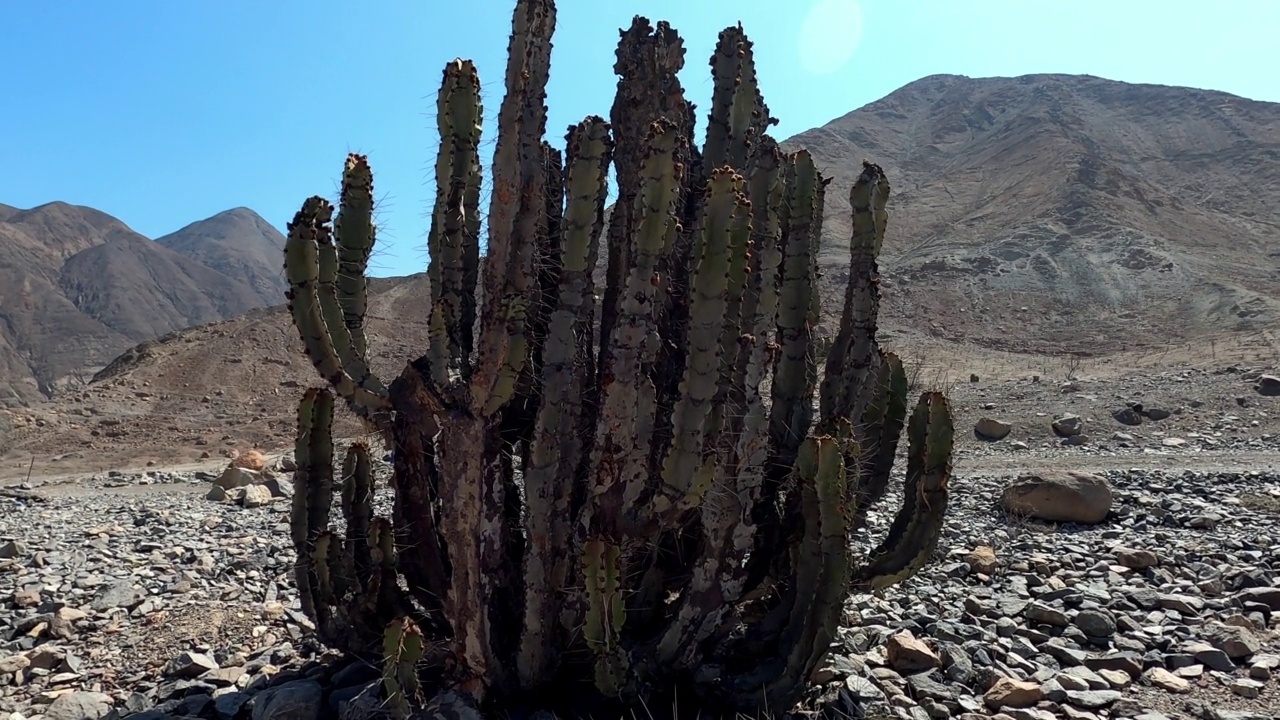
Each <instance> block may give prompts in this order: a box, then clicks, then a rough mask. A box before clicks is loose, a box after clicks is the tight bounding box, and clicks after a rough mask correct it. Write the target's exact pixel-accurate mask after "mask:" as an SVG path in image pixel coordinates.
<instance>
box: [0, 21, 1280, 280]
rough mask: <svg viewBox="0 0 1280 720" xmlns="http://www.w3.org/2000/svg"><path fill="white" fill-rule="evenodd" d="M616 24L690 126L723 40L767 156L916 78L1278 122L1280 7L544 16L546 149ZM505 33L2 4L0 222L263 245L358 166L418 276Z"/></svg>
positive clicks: (387, 253) (493, 88) (599, 103)
mask: <svg viewBox="0 0 1280 720" xmlns="http://www.w3.org/2000/svg"><path fill="white" fill-rule="evenodd" d="M637 13H639V14H643V15H646V16H647V17H649V18H650V19H652V20H655V21H656V20H658V19H666V20H670V21H671V22H672V24H673V25H674V26H675V27H676V28H677V29H678V30H679V31H680V32H681V34H682V35H683V37H684V38H685V41H686V45H687V47H688V50H689V54H688V61H687V66H686V69H685V71H684V74H683V75H682V80H683V82H684V84H685V87H686V88H687V89H688V90H689V93H690V96H691V98H692V99H693V100H694V101H695V102H696V103H698V104H699V105H700V106H701V108H700V113H702V112H704V111H705V107H706V103H707V99H708V97H709V93H710V82H709V80H708V78H709V74H708V73H709V69H708V66H707V60H708V58H709V56H710V52H711V48H712V46H713V45H714V43H715V39H716V34H717V32H718V31H719V30H720V29H722V28H724V27H725V26H727V25H732V24H734V23H736V22H738V21H741V22H742V23H743V25H744V26H745V29H746V31H747V33H748V35H749V36H750V37H751V38H752V39H753V40H754V41H755V43H756V59H757V64H758V68H759V74H760V78H761V84H762V87H763V91H764V94H765V98H766V100H767V102H768V103H769V105H770V108H771V109H772V110H773V112H774V114H775V115H777V116H779V117H780V118H781V119H782V123H781V125H780V126H779V127H778V128H775V134H776V135H777V136H778V137H779V138H785V137H787V136H789V135H792V134H795V133H797V132H800V131H803V130H805V129H808V128H810V127H813V126H817V125H821V124H823V123H826V122H828V121H830V120H831V119H833V118H836V117H839V116H841V115H843V114H845V113H847V112H849V111H851V110H853V109H855V108H857V107H859V106H861V105H864V104H866V103H868V102H871V101H873V100H876V99H878V98H880V97H883V96H884V95H886V94H888V93H890V92H892V91H893V90H894V89H896V88H898V87H901V86H902V85H904V84H906V83H908V82H911V81H912V80H916V79H918V78H921V77H923V76H926V75H931V74H935V73H954V74H961V75H969V76H973V77H981V76H992V75H1004V76H1009V75H1021V74H1026V73H1041V72H1056V73H1087V74H1092V75H1098V76H1101V77H1106V78H1111V79H1116V80H1125V81H1129V82H1148V83H1162V84H1170V85H1186V86H1192V87H1200V88H1210V89H1215V90H1224V91H1227V92H1231V93H1235V94H1238V95H1243V96H1245V97H1249V98H1253V99H1256V100H1268V101H1273V102H1276V101H1280V80H1278V79H1277V75H1276V69H1277V68H1280V46H1277V44H1276V42H1277V41H1276V38H1277V37H1280V0H1220V2H1217V3H1210V2H1204V1H1203V0H1201V1H1200V2H1183V1H1181V0H1165V1H1157V0H1102V1H1097V0H1075V1H1073V2H1061V1H1051V0H860V1H858V0H679V1H677V0H646V1H645V2H640V1H639V0H561V2H560V3H559V22H558V27H557V30H556V39H555V50H554V53H553V56H552V80H551V85H550V87H549V98H548V104H549V106H550V108H551V121H550V123H549V130H550V131H549V133H548V134H549V136H550V137H551V138H552V139H553V142H556V143H557V144H560V143H561V142H562V139H563V134H564V129H565V128H566V127H567V126H568V125H569V124H570V123H573V122H576V121H578V120H580V119H581V118H582V117H584V116H585V115H588V114H592V113H597V114H601V115H604V116H606V117H607V116H608V112H609V106H610V104H611V102H612V98H613V88H614V83H615V76H614V75H613V71H612V64H613V52H614V48H615V46H616V43H617V38H618V29H619V28H621V27H624V26H627V25H629V24H630V21H631V17H632V16H633V15H635V14H637ZM510 17H511V2H510V0H469V1H465V2H452V3H448V2H440V1H438V0H371V1H370V2H367V3H356V2H350V0H310V1H308V2H301V1H300V0H265V1H264V0H218V1H216V2H176V1H174V0H115V1H114V2H39V1H36V0H28V1H26V2H9V3H5V8H4V26H3V29H0V67H4V68H5V70H6V72H5V78H4V88H3V89H4V92H3V98H4V102H3V105H2V106H0V108H2V109H0V158H3V159H4V161H5V166H6V168H7V172H5V173H4V174H3V175H0V202H2V203H6V204H9V205H15V206H18V207H32V206H35V205H39V204H42V203H45V202H49V201H52V200H64V201H67V202H72V203H76V204H82V205H89V206H92V207H95V208H98V209H100V210H103V211H105V212H107V213H110V214H111V215H114V216H115V217H118V218H120V219H121V220H123V221H124V222H125V223H127V224H128V225H130V226H131V227H133V228H134V229H135V230H137V231H139V232H141V233H142V234H144V235H147V236H149V237H158V236H160V235H163V234H165V233H168V232H172V231H174V230H176V229H178V228H179V227H181V226H183V225H185V224H187V223H188V222H191V221H194V220H198V219H201V218H204V217H207V216H209V215H212V214H214V213H217V212H219V211H221V210H225V209H228V208H232V207H236V206H242V205H243V206H247V207H250V208H253V209H254V210H256V211H258V212H259V213H261V214H262V215H263V216H264V217H266V218H267V220H268V221H270V222H271V223H273V224H275V225H276V226H278V227H280V228H283V227H284V224H285V223H286V222H287V221H288V220H289V219H290V218H291V217H292V215H293V213H294V211H295V210H296V209H297V207H298V206H299V205H300V204H301V202H302V200H303V199H304V198H306V197H307V196H309V195H312V194H316V193H319V194H325V195H328V196H330V197H333V196H334V195H335V194H336V182H337V178H338V174H339V172H340V171H341V167H342V161H343V158H344V157H345V154H346V152H347V151H348V150H358V151H361V152H366V153H368V154H369V155H370V161H371V163H372V164H373V168H374V173H375V183H376V185H375V187H376V192H377V193H378V195H379V196H380V198H381V205H380V218H379V219H380V223H381V235H380V246H381V249H380V251H379V252H378V255H377V256H376V258H375V267H374V268H373V272H374V274H376V275H400V274H405V273H410V272H417V271H419V270H422V269H424V268H425V261H426V251H425V233H426V228H427V224H426V221H425V214H426V213H427V212H428V211H429V209H430V207H431V201H432V192H433V191H432V186H431V184H430V175H429V173H430V167H431V165H432V163H433V162H434V157H435V155H434V153H435V147H436V144H437V141H436V138H435V135H434V130H433V128H434V120H433V112H434V102H435V93H436V90H437V88H438V85H439V81H440V75H441V70H442V68H443V66H444V64H445V63H446V62H447V61H449V60H451V59H452V58H454V57H459V56H460V57H465V58H472V59H474V60H475V61H476V62H477V64H478V65H479V68H480V73H481V79H482V80H487V81H488V82H490V83H494V84H491V85H489V86H488V94H487V98H486V116H488V117H492V116H493V115H494V113H496V111H497V106H498V103H499V101H500V100H501V90H502V88H501V86H500V85H499V84H496V83H495V82H494V81H496V80H498V79H500V78H501V76H502V73H503V68H504V64H505V53H506V47H507V36H508V34H509V32H510ZM700 122H701V118H700ZM488 129H489V128H486V130H488ZM486 139H487V140H489V141H490V142H492V139H493V138H492V135H491V134H489V135H487V136H486Z"/></svg>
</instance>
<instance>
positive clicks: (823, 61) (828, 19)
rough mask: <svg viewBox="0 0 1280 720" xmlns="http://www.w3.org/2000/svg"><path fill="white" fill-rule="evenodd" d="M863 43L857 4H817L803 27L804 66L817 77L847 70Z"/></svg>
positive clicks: (838, 0) (852, 0)
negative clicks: (845, 66) (850, 60)
mask: <svg viewBox="0 0 1280 720" xmlns="http://www.w3.org/2000/svg"><path fill="white" fill-rule="evenodd" d="M861 39H862V8H861V7H859V5H858V1H857V0H816V2H814V3H813V5H812V7H810V8H809V12H808V13H807V14H806V15H805V18H804V23H803V24H802V25H801V26H800V47H799V51H800V65H801V66H802V67H803V68H804V69H805V70H806V71H807V72H810V73H812V74H814V75H826V74H830V73H833V72H836V71H837V70H839V69H840V68H842V67H844V65H845V64H846V63H848V62H849V59H850V58H852V57H853V53H854V51H855V50H856V49H857V48H858V41H859V40H861Z"/></svg>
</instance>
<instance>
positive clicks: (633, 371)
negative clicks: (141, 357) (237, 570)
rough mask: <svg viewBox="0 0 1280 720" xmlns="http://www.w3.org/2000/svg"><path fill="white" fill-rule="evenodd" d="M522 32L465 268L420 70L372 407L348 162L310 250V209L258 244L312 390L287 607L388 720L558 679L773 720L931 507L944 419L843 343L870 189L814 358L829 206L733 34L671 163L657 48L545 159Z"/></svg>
mask: <svg viewBox="0 0 1280 720" xmlns="http://www.w3.org/2000/svg"><path fill="white" fill-rule="evenodd" d="M554 25H555V7H554V4H553V3H552V2H551V0H516V3H515V12H514V15H513V32H512V37H511V44H510V48H509V55H508V67H507V72H506V89H507V92H506V96H505V98H504V99H503V101H502V105H501V107H500V109H499V112H498V122H497V134H496V145H495V148H496V149H495V154H494V162H493V165H492V169H491V172H492V184H493V188H494V190H493V196H492V198H491V203H490V207H489V213H488V223H487V226H486V228H485V229H486V230H487V233H488V245H487V251H486V254H485V255H484V256H483V258H482V257H481V254H480V245H479V237H480V231H481V226H480V219H479V218H480V193H479V188H480V184H481V172H482V170H481V165H480V160H479V147H480V144H481V142H482V137H481V127H480V118H481V116H482V112H481V105H480V80H479V75H478V73H477V71H476V68H475V66H474V65H473V64H472V63H470V62H469V61H464V60H456V61H454V62H451V63H449V64H448V65H447V66H446V68H445V70H444V77H443V81H442V83H441V87H440V92H439V95H438V105H437V123H438V130H439V133H440V138H441V145H440V149H439V153H438V155H437V158H436V165H435V170H436V172H435V179H436V201H435V205H434V208H433V211H432V215H431V222H430V229H429V232H428V244H429V250H430V256H431V259H430V265H429V268H428V277H429V281H430V283H431V293H432V295H431V297H432V307H431V311H430V317H429V331H430V332H429V335H430V343H429V346H428V347H427V348H425V349H424V353H423V355H422V357H421V358H418V359H417V360H414V361H412V362H410V363H408V364H407V365H406V366H405V368H404V369H403V371H402V372H401V373H400V375H399V376H398V377H397V378H395V379H394V380H393V381H392V382H390V383H386V382H384V381H383V380H381V379H379V378H378V377H376V376H375V375H374V374H373V372H372V371H371V370H370V366H369V362H368V350H367V347H366V340H365V329H364V323H365V315H366V313H367V306H368V301H367V297H366V289H365V281H364V277H363V272H364V270H365V266H366V264H367V259H368V257H369V252H370V250H371V248H372V246H373V243H374V240H375V229H374V225H373V222H372V215H371V213H372V186H373V179H372V173H371V171H370V169H369V165H368V162H367V159H366V158H364V157H363V156H359V155H351V156H349V157H348V159H347V163H346V166H345V169H344V172H343V176H342V177H343V185H342V196H341V202H340V206H339V209H338V214H337V221H336V231H335V227H332V224H333V223H332V217H333V210H334V209H333V207H332V206H330V205H329V203H327V202H326V201H324V200H323V199H320V198H310V199H308V200H307V201H306V202H304V203H303V205H302V208H301V210H300V211H299V212H298V214H297V215H296V216H295V218H294V220H293V222H292V223H290V225H289V237H288V243H287V245H286V248H285V264H286V269H287V275H288V277H289V281H290V291H289V298H290V307H291V311H292V313H293V319H294V323H295V325H296V326H297V329H298V332H299V335H300V337H301V340H302V347H303V349H304V350H305V352H306V354H307V355H308V357H309V358H310V359H311V361H312V362H313V363H314V365H315V366H316V368H317V371H318V372H319V374H320V376H321V378H322V379H323V380H325V381H326V382H327V383H328V385H329V389H314V388H313V389H311V390H308V391H307V392H306V393H305V394H304V396H303V398H302V401H301V402H300V404H299V410H298V435H297V457H298V472H297V475H296V478H297V491H296V494H295V498H294V507H293V516H292V527H293V540H294V545H295V548H296V550H297V552H298V570H297V576H298V585H299V592H300V595H301V598H302V603H303V608H304V610H305V611H306V612H307V614H308V615H309V616H311V617H312V618H314V619H315V621H316V626H317V632H318V634H319V636H320V637H321V638H322V639H323V640H324V641H325V642H327V643H329V644H331V645H333V646H335V647H339V648H342V649H345V650H348V651H350V652H353V653H356V654H360V655H364V656H366V657H369V658H374V657H377V656H381V659H382V660H383V661H384V662H385V665H384V667H385V668H386V675H385V677H386V686H387V690H388V694H389V697H390V699H391V705H392V707H393V709H394V710H395V711H396V712H397V713H400V714H405V713H408V712H409V711H410V708H411V706H413V707H416V705H417V703H419V698H418V697H417V696H418V695H419V692H418V690H419V689H422V694H423V695H424V697H425V695H426V694H428V688H430V689H433V690H438V691H441V692H439V693H438V694H436V700H435V701H434V702H437V703H439V702H441V698H461V700H459V702H464V703H476V704H478V706H479V707H481V708H495V707H497V706H496V705H495V704H496V703H499V702H501V701H502V700H504V699H509V698H512V697H516V696H523V697H528V696H529V695H528V694H529V693H537V692H542V691H552V693H551V695H549V696H554V694H555V693H554V691H555V690H557V689H561V690H569V692H568V693H561V695H562V696H574V697H577V696H579V695H580V693H578V692H577V689H578V688H579V687H581V686H580V684H579V683H580V682H581V681H586V682H587V683H589V684H590V685H592V686H594V687H595V688H596V690H597V692H598V694H599V696H600V697H601V698H612V699H614V700H616V701H617V702H621V703H623V704H626V703H631V702H639V701H646V702H647V703H648V706H649V707H654V701H655V700H658V701H660V700H661V698H662V697H663V696H664V693H670V692H674V691H675V690H676V689H678V688H692V689H694V690H696V691H697V693H698V694H699V695H700V697H702V698H704V699H705V700H706V701H708V702H712V703H716V704H718V705H719V706H720V707H728V708H734V709H740V710H753V709H759V708H762V707H764V706H766V705H768V706H770V707H778V706H779V705H781V706H783V707H786V706H788V705H789V704H791V703H793V702H794V701H795V700H796V699H797V698H798V697H799V696H800V693H801V692H802V691H803V690H804V687H805V684H806V682H807V681H808V679H809V677H810V676H811V675H812V673H813V671H814V670H815V669H816V668H817V666H818V664H819V663H820V662H821V660H822V658H823V657H824V655H825V653H826V652H827V649H828V647H829V644H830V641H831V639H832V638H833V637H834V634H835V631H836V625H837V622H838V620H839V618H840V615H841V612H840V611H841V606H842V602H843V599H844V597H845V596H846V595H847V594H848V593H849V592H850V591H851V590H853V589H874V588H879V587H883V586H885V585H887V584H891V583H893V582H897V581H899V580H901V579H903V578H905V577H907V576H909V575H910V574H912V573H914V572H915V571H917V570H918V569H919V568H920V567H921V566H922V565H923V564H924V563H925V562H927V561H928V559H929V557H930V556H931V554H932V552H933V549H934V546H935V544H936V542H937V539H938V536H939V534H940V530H941V523H942V519H943V514H944V512H945V509H946V500H947V492H948V490H947V480H948V477H949V474H950V459H951V442H952V434H953V428H952V423H951V415H950V409H949V406H948V403H947V400H946V398H945V397H943V396H942V395H941V394H938V393H925V394H924V395H923V396H921V398H920V399H919V401H918V403H917V404H916V406H915V409H914V411H912V412H911V414H910V418H909V421H908V412H907V387H906V379H905V374H904V372H903V369H902V364H901V363H900V362H899V361H898V359H897V358H896V357H894V356H893V355H892V354H891V353H887V352H884V351H882V350H881V349H880V348H879V346H878V345H877V342H876V322H877V312H878V302H879V293H878V289H877V284H878V280H879V274H878V272H879V271H878V267H877V265H876V258H877V256H878V253H879V250H880V246H881V244H882V242H883V238H884V232H885V227H886V222H887V211H886V206H887V202H888V197H889V183H888V181H887V179H886V178H885V175H884V172H883V171H882V170H881V169H880V168H879V167H878V166H876V165H874V164H871V163H864V166H863V168H862V174H861V175H860V176H859V177H858V179H857V181H856V182H855V183H854V186H853V188H852V191H851V205H852V207H853V216H854V218H853V219H854V223H853V225H854V232H853V236H852V239H851V243H850V248H851V255H850V270H851V273H850V274H851V281H850V284H849V287H848V289H847V291H846V295H845V298H844V308H843V312H842V315H841V320H840V325H839V327H838V329H837V332H836V334H835V336H834V337H833V338H831V339H830V341H829V343H824V344H822V345H819V343H818V342H817V340H816V338H815V336H814V334H813V329H814V327H815V325H816V324H817V321H818V310H819V298H818V289H817V286H816V281H817V251H818V246H819V242H820V240H821V236H822V217H823V208H824V199H825V192H826V188H827V185H828V182H829V181H828V180H827V179H826V178H824V177H823V175H822V173H821V172H820V171H819V169H818V167H817V165H816V164H815V162H814V159H813V157H812V156H811V155H810V154H809V153H808V152H807V151H804V150H798V151H796V152H783V151H782V150H781V149H780V148H779V147H778V144H777V142H776V141H774V140H773V139H772V138H771V137H770V136H769V135H768V134H767V133H766V130H767V128H768V127H769V126H770V125H772V124H774V123H775V122H776V120H775V119H774V118H772V117H771V116H770V115H769V110H768V108H767V106H766V105H765V104H764V101H763V99H762V97H761V95H760V93H759V89H758V87H757V83H756V74H755V67H754V55H753V52H752V45H751V43H750V41H749V40H747V38H746V36H745V34H744V33H743V32H742V29H741V28H740V27H737V28H728V29H726V30H725V31H724V32H722V33H721V34H720V37H719V42H718V44H717V46H716V50H715V52H714V54H713V56H712V58H711V69H712V79H713V97H712V102H711V109H710V114H709V121H708V129H707V137H706V142H705V143H704V144H703V145H701V146H699V145H697V144H695V143H694V142H693V137H692V135H693V133H692V129H693V107H692V105H691V104H690V103H689V102H688V101H687V100H686V99H685V98H684V94H683V90H682V88H681V85H680V82H679V80H678V79H677V73H678V72H679V70H680V69H681V68H682V67H683V65H684V48H683V43H682V40H681V39H680V37H679V35H678V34H677V33H676V32H675V31H674V30H673V29H672V28H670V26H668V25H667V24H665V23H659V24H658V25H657V26H656V27H654V26H653V25H651V24H650V23H649V22H648V21H647V20H645V19H643V18H639V17H637V18H635V19H634V21H633V22H632V24H631V27H630V28H629V29H627V30H624V31H623V32H622V35H621V38H620V41H619V43H618V52H617V62H616V64H615V70H616V72H617V73H618V75H619V82H618V91H617V95H616V96H615V100H614V105H613V109H612V114H611V118H610V120H609V121H606V120H605V119H604V118H601V117H595V116H592V117H588V118H586V119H584V120H583V121H582V122H580V123H577V124H576V125H574V126H573V127H571V128H570V129H569V132H568V135H567V136H566V145H565V149H564V152H563V156H562V154H561V153H560V151H558V150H555V149H554V148H552V147H551V146H550V145H549V144H548V143H547V142H546V141H545V140H544V139H543V136H544V131H545V124H546V108H545V106H544V99H545V95H546V92H545V85H546V81H547V78H548V75H549V72H550V64H549V57H550V46H551V34H552V30H553V29H554ZM611 165H612V166H613V167H614V169H615V170H616V176H617V180H618V187H617V197H618V201H617V203H616V204H615V206H614V207H613V210H612V213H611V214H610V215H609V218H608V220H609V222H608V231H607V233H606V231H605V230H604V228H605V216H606V211H605V202H606V198H607V196H608V186H607V177H608V170H609V168H610V166H611ZM602 255H604V256H606V257H607V266H606V271H605V286H604V288H602V289H598V288H597V287H596V280H595V276H594V274H593V272H594V270H595V268H596V267H597V265H598V263H599V262H600V259H601V256H602ZM599 290H602V291H603V292H602V293H600V292H599ZM601 295H602V298H601ZM816 349H821V350H822V351H823V355H824V370H825V373H824V377H823V380H822V382H821V387H820V388H819V383H818V374H819V373H818V363H817V359H816V353H815V350H816ZM815 394H817V395H819V397H818V398H817V400H818V410H817V413H816V417H815V411H814V400H815V398H814V395H815ZM336 398H340V399H341V400H342V402H343V403H344V404H345V405H346V407H348V408H349V409H351V410H352V411H354V412H356V413H357V414H359V415H361V416H362V417H364V418H366V419H368V420H369V421H371V422H373V423H375V424H376V425H377V426H378V427H379V428H380V429H381V430H382V432H383V433H384V434H385V435H386V437H387V438H388V439H390V440H391V441H392V442H393V443H394V447H395V449H396V452H395V467H394V482H393V488H394V506H393V510H392V513H391V517H381V516H375V514H374V511H373V505H372V498H373V495H374V491H375V487H374V481H373V474H372V470H371V468H372V463H371V459H370V457H369V451H368V448H367V447H365V446H363V445H360V444H357V445H355V446H353V447H352V448H350V449H349V450H348V451H347V454H346V456H345V458H344V460H343V462H342V465H341V477H340V478H335V477H334V470H333V461H334V457H333V455H334V448H333V440H332V437H331V425H332V418H333V412H334V405H335V400H336ZM904 426H905V430H906V436H907V442H908V446H909V447H908V449H907V466H906V479H905V485H904V488H905V491H906V493H905V499H904V502H903V505H902V507H901V509H900V511H899V512H898V514H897V516H896V518H895V520H894V522H893V524H892V527H891V528H890V530H889V532H888V535H887V536H886V537H885V539H884V541H883V542H882V543H881V544H880V545H879V546H878V547H876V548H875V549H874V550H872V551H871V552H870V553H869V554H868V555H867V556H866V557H865V558H862V557H856V556H855V554H854V553H853V552H852V551H851V549H850V548H849V547H848V544H847V538H848V536H849V533H850V532H851V531H852V530H853V529H854V528H856V527H857V526H858V525H859V524H860V523H862V522H863V518H864V517H865V513H866V511H867V509H868V508H869V507H870V506H871V505H873V504H874V503H876V502H877V501H879V499H880V498H881V497H882V496H883V494H884V492H885V490H886V488H887V486H888V483H889V481H890V473H891V470H892V467H893V461H894V457H895V453H896V451H897V447H898V439H899V437H900V436H901V435H902V433H903V430H904ZM335 482H338V483H340V484H339V487H340V490H341V493H340V511H341V514H342V517H343V519H344V521H345V532H341V533H340V532H337V531H335V530H332V529H331V528H330V526H329V523H330V515H331V507H330V506H331V504H332V493H333V489H334V485H335ZM659 704H661V703H660V702H659Z"/></svg>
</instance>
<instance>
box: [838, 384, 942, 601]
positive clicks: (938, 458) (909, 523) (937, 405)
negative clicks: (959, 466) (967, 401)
mask: <svg viewBox="0 0 1280 720" xmlns="http://www.w3.org/2000/svg"><path fill="white" fill-rule="evenodd" d="M907 441H908V448H907V479H906V484H905V485H904V487H903V501H902V507H901V508H900V509H899V510H898V514H897V515H896V516H894V519H893V524H892V525H891V526H890V527H889V532H888V534H887V535H886V536H885V539H884V541H883V542H882V543H881V544H880V546H879V547H877V548H876V549H875V551H873V552H872V553H871V555H870V557H869V558H868V559H867V561H866V563H865V564H864V565H862V566H861V567H857V568H855V569H854V573H853V588H854V589H855V590H858V591H861V592H868V591H872V590H879V589H881V588H885V587H888V586H890V585H893V584H894V583H897V582H900V581H902V580H905V579H906V578H908V577H911V576H912V575H914V574H915V573H916V572H917V571H919V570H920V568H921V567H923V566H924V564H925V563H926V562H928V561H929V558H930V557H931V556H932V555H933V550H934V548H936V547H937V546H938V538H939V537H941V536H942V523H943V519H944V516H945V514H946V511H947V495H948V491H947V483H948V481H950V479H951V449H952V445H953V443H954V442H955V426H954V423H953V421H952V417H951V404H950V402H948V400H947V398H946V396H944V395H943V394H942V393H940V392H936V391H931V392H926V393H923V394H922V395H921V396H920V400H919V401H918V402H917V403H916V407H915V410H914V411H913V412H912V413H911V420H910V421H909V423H908V425H907Z"/></svg>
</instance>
